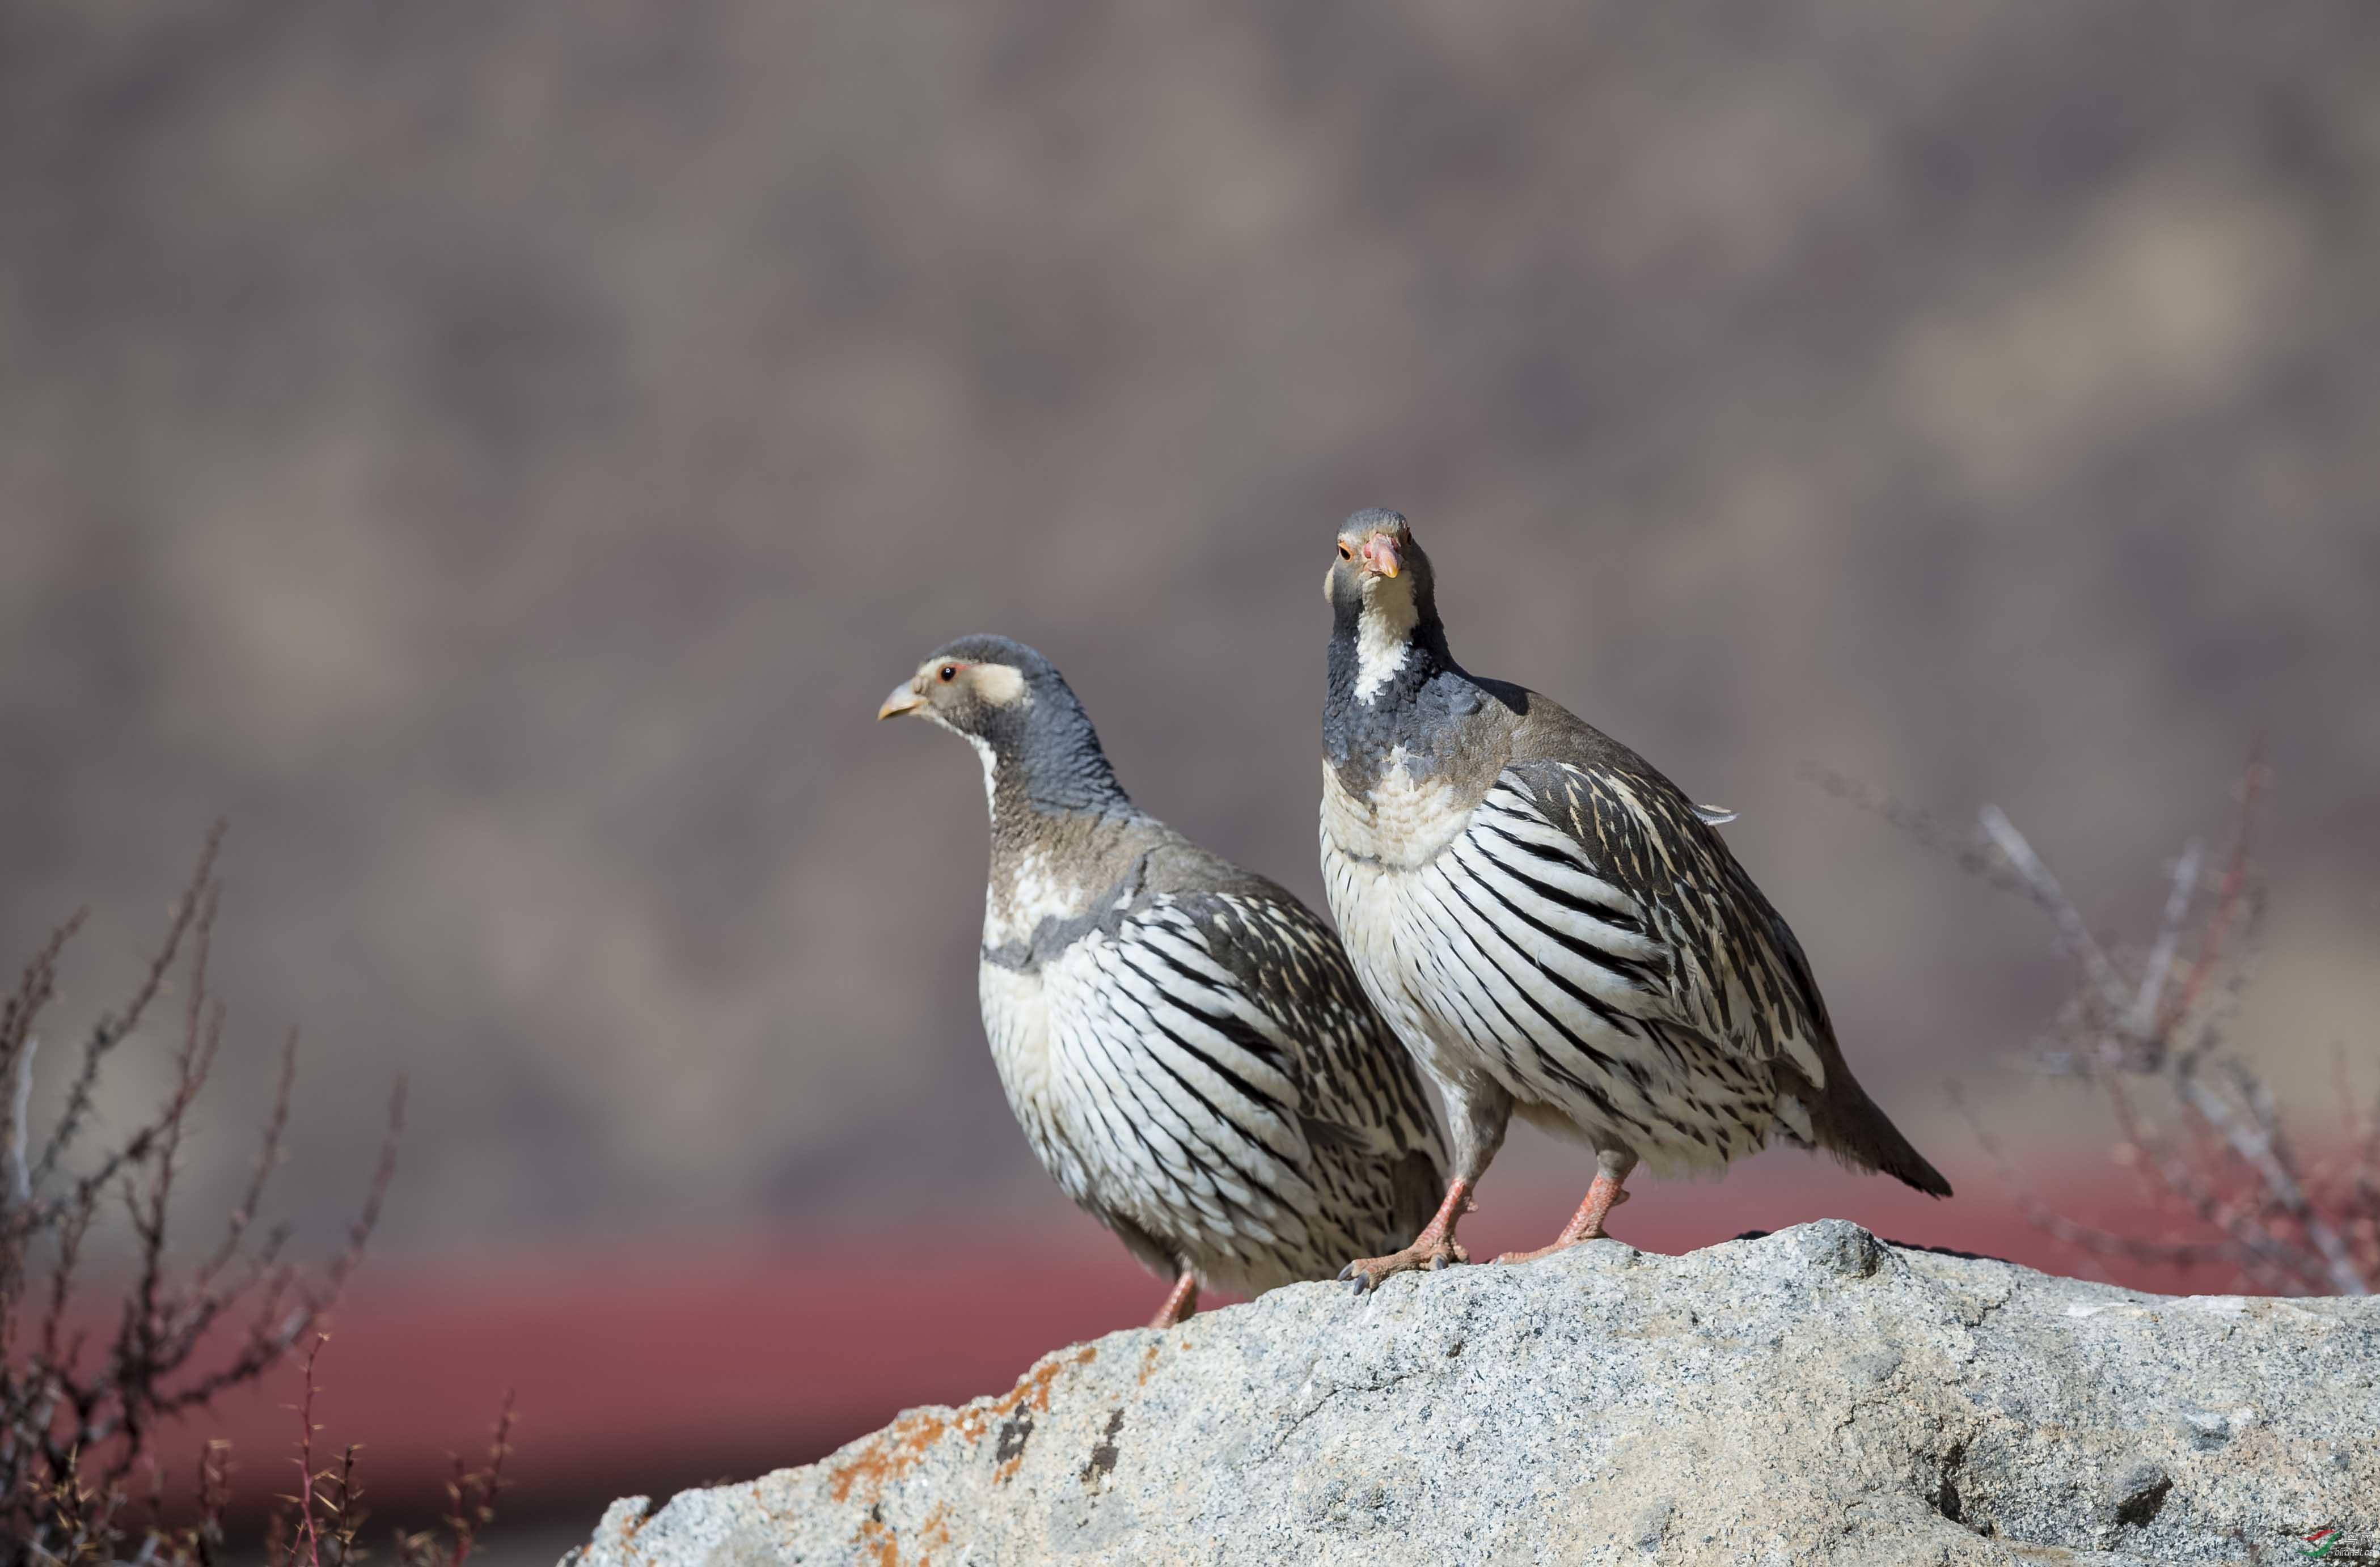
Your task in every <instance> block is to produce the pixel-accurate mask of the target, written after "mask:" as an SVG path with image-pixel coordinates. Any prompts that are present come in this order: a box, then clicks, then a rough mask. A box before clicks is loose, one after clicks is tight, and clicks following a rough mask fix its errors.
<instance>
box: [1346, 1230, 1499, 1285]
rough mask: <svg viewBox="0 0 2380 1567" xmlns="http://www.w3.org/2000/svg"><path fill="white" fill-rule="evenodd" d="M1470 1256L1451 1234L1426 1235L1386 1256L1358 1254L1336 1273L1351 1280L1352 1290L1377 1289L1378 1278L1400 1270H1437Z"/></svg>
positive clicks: (1388, 1276) (1379, 1279)
mask: <svg viewBox="0 0 2380 1567" xmlns="http://www.w3.org/2000/svg"><path fill="white" fill-rule="evenodd" d="M1470 1260H1471V1254H1470V1253H1469V1252H1467V1251H1464V1250H1463V1248H1462V1246H1460V1245H1456V1244H1455V1240H1454V1237H1453V1236H1451V1235H1439V1236H1429V1235H1425V1236H1423V1237H1421V1238H1420V1239H1418V1240H1416V1241H1415V1242H1414V1244H1413V1245H1409V1246H1407V1247H1405V1249H1404V1250H1403V1251H1396V1252H1390V1254H1389V1255H1388V1256H1386V1257H1357V1258H1356V1259H1355V1260H1354V1261H1353V1262H1351V1263H1349V1264H1348V1265H1347V1266H1346V1267H1344V1268H1342V1269H1340V1270H1339V1277H1340V1279H1341V1280H1342V1281H1343V1282H1348V1283H1352V1284H1354V1286H1355V1294H1359V1295H1360V1294H1364V1293H1365V1292H1366V1291H1367V1290H1377V1289H1378V1288H1379V1287H1380V1281H1381V1280H1383V1279H1390V1278H1394V1277H1395V1276H1396V1275H1397V1274H1400V1273H1410V1272H1413V1271H1414V1270H1415V1269H1429V1270H1430V1271H1431V1272H1436V1271H1437V1270H1438V1269H1441V1268H1451V1267H1453V1266H1454V1265H1455V1264H1456V1263H1458V1262H1468V1261H1470Z"/></svg>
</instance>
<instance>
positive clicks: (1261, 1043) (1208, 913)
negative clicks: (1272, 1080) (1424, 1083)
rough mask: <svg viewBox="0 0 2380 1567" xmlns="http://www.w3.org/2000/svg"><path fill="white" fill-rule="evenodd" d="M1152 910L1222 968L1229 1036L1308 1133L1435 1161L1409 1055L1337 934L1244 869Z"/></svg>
mask: <svg viewBox="0 0 2380 1567" xmlns="http://www.w3.org/2000/svg"><path fill="white" fill-rule="evenodd" d="M1151 917H1152V918H1154V919H1155V920H1157V921H1159V922H1160V923H1162V924H1164V925H1166V926H1168V927H1170V928H1171V929H1172V930H1174V931H1175V932H1177V933H1178V934H1179V935H1180V936H1181V937H1182V938H1183V939H1184V941H1190V942H1194V943H1196V945H1197V946H1198V947H1199V949H1200V950H1201V951H1202V952H1203V953H1204V954H1206V956H1207V957H1208V961H1209V962H1211V963H1212V964H1213V965H1214V966H1215V967H1216V968H1218V969H1220V970H1221V971H1222V972H1223V973H1225V974H1227V975H1228V976H1229V978H1230V984H1229V987H1228V989H1229V990H1230V992H1231V994H1232V997H1233V1000H1234V1002H1236V1003H1237V1007H1238V1011H1239V1014H1240V1015H1239V1018H1238V1019H1237V1021H1236V1022H1235V1024H1234V1025H1232V1030H1233V1036H1234V1042H1235V1043H1236V1044H1238V1045H1239V1046H1240V1047H1241V1049H1242V1050H1243V1051H1245V1052H1246V1053H1247V1054H1249V1055H1250V1056H1252V1057H1255V1058H1257V1059H1259V1060H1262V1061H1263V1062H1264V1063H1266V1065H1267V1066H1268V1068H1269V1070H1270V1071H1271V1072H1273V1073H1275V1074H1277V1075H1278V1076H1279V1078H1280V1079H1281V1081H1282V1082H1283V1083H1284V1084H1285V1085H1286V1086H1287V1087H1288V1088H1289V1089H1290V1090H1291V1092H1292V1094H1293V1105H1292V1108H1293V1114H1294V1115H1295V1118H1296V1120H1297V1123H1298V1124H1299V1127H1300V1129H1301V1130H1302V1131H1303V1132H1304V1133H1305V1136H1306V1137H1307V1138H1308V1139H1309V1140H1310V1141H1311V1142H1313V1143H1315V1144H1330V1145H1334V1146H1337V1147H1340V1148H1350V1149H1361V1150H1363V1151H1364V1152H1366V1153H1368V1154H1372V1155H1375V1156H1378V1157H1379V1158H1383V1159H1394V1158H1398V1157H1402V1156H1403V1155H1405V1154H1407V1153H1410V1152H1414V1151H1415V1150H1419V1151H1421V1152H1423V1153H1426V1154H1427V1155H1428V1156H1429V1157H1430V1159H1431V1160H1433V1161H1435V1162H1442V1161H1443V1159H1444V1153H1443V1150H1442V1148H1440V1145H1439V1135H1438V1123H1437V1120H1436V1118H1435V1117H1434V1116H1432V1115H1431V1113H1430V1111H1429V1105H1428V1100H1427V1098H1426V1097H1425V1096H1424V1094H1423V1092H1422V1088H1421V1082H1420V1078H1419V1077H1418V1075H1416V1074H1415V1070H1414V1067H1413V1063H1412V1060H1411V1058H1410V1057H1409V1056H1408V1055H1407V1054H1406V1052H1405V1051H1404V1048H1403V1046H1402V1045H1400V1044H1399V1043H1398V1042H1397V1041H1396V1039H1395V1038H1394V1037H1393V1036H1392V1035H1391V1034H1390V1032H1389V1029H1388V1026H1387V1025H1386V1024H1384V1023H1383V1022H1381V1020H1380V1018H1379V1014H1377V1013H1375V1012H1374V1011H1373V1010H1372V1007H1371V1003H1370V1002H1367V1001H1366V1000H1365V999H1364V993H1363V990H1362V988H1361V987H1360V986H1359V985H1358V984H1357V983H1356V979H1355V975H1354V970H1353V969H1352V968H1351V967H1350V966H1348V963H1347V956H1346V954H1345V952H1344V951H1343V950H1342V948H1341V946H1340V944H1339V939H1338V938H1337V937H1336V936H1334V935H1333V934H1331V932H1330V928H1329V927H1328V926H1326V925H1324V924H1323V923H1322V921H1321V920H1319V919H1318V918H1317V917H1315V916H1314V914H1313V913H1312V912H1311V911H1310V910H1308V909H1307V908H1306V907H1305V905H1303V904H1301V903H1299V902H1298V901H1297V900H1296V899H1295V898H1293V897H1292V896H1291V895H1290V894H1289V893H1287V892H1284V891H1282V890H1281V889H1280V888H1278V887H1275V886H1273V885H1272V884H1271V883H1269V882H1267V881H1262V880H1261V879H1259V878H1257V877H1253V876H1245V875H1244V876H1242V877H1239V878H1235V879H1234V881H1233V883H1232V885H1230V886H1229V887H1228V888H1227V889H1225V890H1221V891H1217V892H1211V893H1198V894H1192V895H1186V896H1180V895H1178V896H1174V897H1172V898H1170V899H1167V900H1163V901H1162V902H1161V903H1160V906H1159V907H1157V908H1155V909H1153V910H1152V911H1151Z"/></svg>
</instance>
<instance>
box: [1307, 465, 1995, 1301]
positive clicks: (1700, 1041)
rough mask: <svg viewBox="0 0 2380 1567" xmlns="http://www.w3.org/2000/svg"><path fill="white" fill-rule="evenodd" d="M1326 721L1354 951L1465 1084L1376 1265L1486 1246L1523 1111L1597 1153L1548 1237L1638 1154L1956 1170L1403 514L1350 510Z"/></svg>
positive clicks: (1389, 1002)
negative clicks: (1519, 675)
mask: <svg viewBox="0 0 2380 1567" xmlns="http://www.w3.org/2000/svg"><path fill="white" fill-rule="evenodd" d="M1337 549H1338V558H1337V559H1336V560H1335V561H1333V562H1332V563H1331V566H1330V576H1329V578H1328V579H1327V580H1326V581H1325V583H1324V585H1323V586H1324V591H1325V594H1326V596H1327V597H1328V598H1329V599H1330V608H1331V616H1332V623H1331V632H1330V685H1329V691H1328V695H1327V696H1326V698H1325V700H1324V706H1323V720H1322V749H1323V765H1322V878H1323V883H1324V885H1325V887H1326V888H1327V889H1328V891H1329V893H1330V911H1331V913H1332V915H1333V916H1334V917H1336V918H1337V919H1338V921H1339V929H1340V931H1341V933H1342V935H1343V937H1344V938H1345V941H1346V944H1347V953H1348V956H1349V958H1350V959H1351V960H1352V961H1353V962H1354V966H1355V972H1356V974H1357V975H1358V976H1360V977H1361V978H1362V980H1363V983H1364V988H1365V990H1366V991H1367V992H1368V993H1369V994H1370V996H1371V998H1372V1002H1373V1004H1374V1005H1376V1006H1378V1008H1379V1010H1380V1012H1381V1014H1382V1015H1384V1016H1385V1017H1387V1018H1388V1020H1389V1022H1390V1026H1393V1027H1394V1028H1395V1029H1396V1031H1397V1034H1398V1036H1399V1037H1400V1038H1401V1039H1403V1040H1404V1043H1405V1047H1406V1048H1407V1049H1408V1050H1410V1051H1413V1053H1414V1056H1415V1059H1416V1060H1417V1061H1419V1062H1420V1063H1421V1064H1422V1068H1423V1070H1424V1071H1425V1072H1427V1074H1428V1075H1429V1076H1430V1078H1431V1079H1432V1081H1434V1082H1435V1083H1436V1084H1437V1085H1438V1088H1439V1093H1440V1094H1441V1095H1442V1096H1443V1097H1444V1099H1445V1101H1446V1111H1447V1120H1448V1123H1449V1129H1450V1131H1451V1134H1452V1138H1453V1145H1454V1178H1453V1180H1452V1182H1451V1184H1449V1185H1448V1187H1447V1190H1446V1197H1445V1200H1444V1201H1443V1202H1442V1203H1441V1204H1440V1205H1439V1210H1438V1214H1437V1216H1436V1217H1435V1218H1433V1219H1432V1220H1431V1221H1430V1222H1429V1224H1428V1225H1427V1227H1426V1228H1425V1229H1424V1230H1423V1232H1422V1233H1421V1234H1420V1235H1419V1236H1417V1237H1416V1238H1415V1241H1414V1244H1413V1245H1410V1246H1408V1247H1406V1248H1404V1249H1403V1250H1401V1251H1398V1252H1395V1253H1393V1254H1390V1255H1387V1256H1381V1257H1365V1258H1362V1259H1360V1260H1358V1261H1356V1262H1354V1263H1352V1264H1350V1265H1349V1267H1348V1268H1347V1269H1346V1270H1345V1271H1344V1272H1342V1274H1341V1277H1342V1278H1349V1279H1354V1281H1356V1282H1357V1284H1358V1287H1360V1288H1369V1287H1371V1286H1373V1285H1376V1284H1378V1282H1379V1281H1380V1280H1382V1279H1384V1278H1387V1277H1389V1276H1390V1274H1393V1273H1397V1272H1400V1271H1402V1270H1403V1269H1410V1268H1421V1267H1432V1268H1442V1267H1445V1266H1446V1265H1447V1264H1448V1263H1449V1262H1461V1261H1466V1260H1468V1258H1467V1257H1465V1255H1464V1253H1463V1249H1462V1247H1461V1246H1459V1245H1456V1244H1455V1239H1454V1231H1455V1225H1456V1223H1457V1221H1459V1220H1460V1219H1461V1217H1462V1215H1463V1213H1464V1212H1466V1211H1468V1209H1469V1208H1470V1206H1471V1193H1472V1189H1473V1188H1474V1187H1475V1185H1476V1184H1478V1181H1479V1178H1480V1176H1481V1175H1482V1174H1483V1173H1485V1172H1486V1171H1487V1168H1488V1161H1489V1160H1492V1159H1494V1158H1495V1157H1496V1150H1497V1148H1499V1147H1500V1146H1501V1145H1502V1143H1503V1140H1504V1132H1505V1128H1506V1126H1507V1124H1509V1123H1510V1121H1511V1119H1512V1113H1513V1112H1514V1111H1519V1112H1520V1114H1521V1115H1522V1116H1523V1117H1524V1118H1525V1119H1527V1120H1529V1121H1531V1122H1533V1123H1535V1124H1537V1125H1539V1126H1542V1127H1544V1128H1545V1129H1547V1130H1548V1131H1550V1132H1554V1133H1556V1134H1558V1135H1561V1136H1569V1137H1572V1138H1574V1139H1577V1140H1580V1141H1583V1142H1585V1144H1586V1145H1587V1146H1588V1147H1589V1148H1593V1149H1594V1150H1595V1154H1596V1175H1595V1180H1594V1183H1593V1184H1592V1185H1591V1186H1590V1187H1589V1188H1588V1190H1587V1195H1586V1200H1585V1202H1583V1203H1581V1204H1580V1205H1579V1209H1578V1212H1577V1213H1576V1215H1574V1216H1573V1218H1572V1220H1571V1221H1570V1223H1569V1224H1568V1225H1567V1226H1565V1227H1564V1228H1563V1230H1562V1232H1561V1233H1560V1235H1559V1236H1558V1237H1557V1238H1556V1239H1555V1241H1554V1242H1553V1244H1552V1245H1548V1246H1546V1247H1544V1248H1542V1250H1539V1251H1535V1252H1527V1253H1513V1254H1510V1255H1508V1256H1506V1257H1503V1258H1501V1259H1500V1260H1503V1261H1508V1262H1517V1261H1525V1260H1528V1259H1529V1258H1531V1257H1541V1256H1544V1255H1545V1254H1546V1253H1548V1252H1553V1251H1559V1250H1560V1249H1562V1248H1564V1247H1566V1246H1571V1245H1577V1244H1578V1243H1580V1242H1582V1241H1586V1240H1592V1239H1594V1238H1595V1237H1596V1236H1597V1235H1600V1234H1601V1233H1603V1221H1604V1217H1605V1215H1606V1214H1608V1213H1609V1211H1610V1209H1612V1207H1613V1206H1614V1205H1616V1204H1618V1203H1620V1202H1621V1201H1623V1200H1625V1194H1624V1193H1623V1192H1622V1191H1621V1183H1623V1182H1625V1181H1626V1180H1627V1178H1628V1173H1629V1172H1630V1171H1631V1170H1633V1169H1634V1168H1635V1166H1636V1164H1637V1162H1638V1161H1639V1160H1643V1161H1644V1162H1645V1163H1646V1164H1647V1165H1649V1166H1651V1168H1652V1169H1653V1171H1654V1172H1656V1173H1657V1174H1666V1173H1671V1172H1681V1173H1682V1172H1694V1171H1708V1170H1717V1169H1719V1168H1722V1167H1724V1166H1725V1165H1726V1164H1727V1163H1728V1162H1729V1161H1730V1160H1734V1159H1737V1158H1740V1157H1742V1156H1743V1155H1744V1154H1747V1153H1751V1152H1753V1151H1754V1150H1755V1149H1757V1148H1761V1147H1762V1146H1763V1145H1764V1144H1766V1143H1767V1142H1768V1141H1770V1140H1771V1139H1772V1138H1776V1139H1781V1140H1783V1141H1786V1142H1789V1143H1792V1144H1795V1145H1796V1146H1799V1147H1802V1148H1824V1149H1826V1150H1827V1151H1828V1152H1829V1153H1832V1154H1834V1155H1835V1156H1836V1157H1837V1158H1838V1159H1840V1160H1842V1161H1843V1162H1844V1163H1846V1164H1849V1165H1852V1166H1853V1167H1854V1168H1857V1169H1862V1170H1875V1171H1881V1172H1884V1173H1886V1174H1888V1175H1892V1176H1894V1177H1896V1178H1898V1179H1900V1180H1901V1181H1903V1182H1905V1183H1907V1184H1910V1185H1912V1186H1914V1187H1916V1188H1917V1189H1918V1190H1919V1191H1921V1192H1928V1193H1931V1194H1932V1195H1934V1196H1936V1197H1948V1196H1949V1195H1950V1187H1949V1183H1948V1182H1946V1181H1944V1180H1943V1179H1942V1177H1941V1175H1940V1173H1939V1172H1937V1171H1936V1170H1935V1168H1934V1167H1933V1166H1932V1165H1931V1164H1928V1163H1927V1162H1926V1161H1925V1159H1924V1158H1923V1157H1922V1156H1921V1155H1919V1153H1918V1152H1917V1150H1916V1149H1915V1148H1912V1147H1910V1145H1909V1141H1908V1139H1907V1138H1905V1137H1903V1136H1901V1135H1900V1132H1899V1131H1898V1130H1897V1129H1896V1128H1895V1127H1894V1126H1893V1124H1892V1123H1891V1122H1890V1121H1888V1120H1887V1119H1886V1118H1885V1114H1884V1111H1881V1110H1879V1109H1877V1108H1876V1104H1875V1102H1874V1101H1873V1100H1871V1099H1869V1098H1868V1097H1867V1095H1866V1094H1865V1093H1864V1091H1863V1090H1862V1089H1861V1087H1860V1086H1859V1084H1858V1083H1857V1082H1855V1081H1853V1079H1852V1075H1851V1069H1850V1068H1849V1067H1848V1066H1846V1065H1845V1064H1844V1063H1843V1056H1842V1051H1841V1050H1840V1048H1839V1047H1838V1046H1837V1045H1836V1043H1835V1036H1834V1029H1833V1027H1832V1026H1831V1025H1829V1024H1828V1021H1827V1008H1826V1003H1825V1002H1823V1001H1821V1000H1820V999H1819V996H1818V986H1817V981H1816V980H1815V978H1813V977H1812V975H1811V973H1810V964H1809V960H1808V959H1807V958H1806V957H1804V956H1803V953H1802V944H1801V943H1800V942H1799V941H1796V940H1794V937H1793V932H1792V931H1791V929H1788V928H1787V926H1786V924H1785V921H1784V918H1783V917H1781V916H1780V915H1779V914H1778V912H1777V911H1776V909H1775V908H1773V907H1771V906H1770V905H1769V902H1768V900H1767V898H1765V897H1763V896H1762V895H1761V893H1760V889H1759V888H1757V887H1755V886H1754V885H1753V883H1752V878H1751V877H1750V876H1748V875H1746V874H1745V873H1744V869H1743V867H1742V866H1741V865H1738V864H1737V863H1736V860H1735V856H1733V855H1731V854H1730V853H1729V852H1728V848H1727V844H1725V843H1724V842H1722V841H1721V840H1720V838H1719V835H1718V832H1716V831H1714V829H1715V828H1717V827H1718V825H1720V824H1721V823H1723V822H1725V821H1727V820H1731V813H1730V812H1727V811H1722V810H1717V809H1713V808H1706V807H1702V806H1697V805H1695V804H1694V803H1693V802H1692V801H1690V800H1689V799H1688V798H1687V797H1686V796H1684V795H1682V794H1681V793H1679V791H1678V789H1677V787H1676V786H1675V785H1674V784H1671V783H1670V781H1669V780H1668V779H1667V778H1664V777H1663V776H1662V775H1661V774H1660V773H1658V772H1657V771H1654V770H1653V768H1652V767H1651V766H1650V765H1648V764H1647V763H1646V762H1645V760H1644V759H1642V758H1641V757H1638V756H1637V755H1636V754H1635V753H1634V752H1633V751H1631V750H1629V749H1628V748H1627V747H1625V746H1622V745H1621V744H1619V743H1618V742H1616V741H1614V740H1611V739H1609V737H1607V736H1606V735H1602V734H1600V733H1598V732H1597V730H1595V729H1593V728H1591V727H1589V726H1588V725H1587V724H1585V723H1583V722H1581V721H1580V720H1579V719H1577V718H1576V717H1573V715H1572V714H1571V713H1570V712H1568V711H1565V710H1564V709H1562V708H1561V707H1560V706H1558V705H1557V704H1555V703H1554V702H1552V701H1550V700H1548V698H1545V697H1543V696H1540V695H1539V694H1537V693H1536V692H1535V691H1531V690H1527V689H1524V687H1522V686H1512V685H1508V684H1506V683H1504V682H1503V681H1500V680H1488V679H1484V678H1481V677H1479V676H1476V675H1473V674H1468V673H1466V672H1465V671H1464V670H1463V668H1462V667H1461V666H1460V665H1458V664H1457V663H1456V662H1454V657H1453V655H1452V654H1451V653H1450V652H1449V651H1448V650H1447V645H1446V628H1445V626H1443V625H1441V624H1440V622H1439V614H1438V603H1437V598H1436V594H1435V590H1434V583H1433V579H1432V577H1431V572H1430V562H1429V557H1428V556H1427V555H1426V554H1424V553H1422V550H1421V547H1420V546H1419V545H1418V544H1416V543H1415V541H1414V537H1413V530H1412V529H1411V528H1410V527H1408V526H1407V524H1406V522H1405V519H1404V518H1403V516H1399V515H1398V514H1396V513H1395V512H1392V511H1363V512H1357V513H1356V514H1355V515H1354V516H1351V517H1349V518H1348V519H1347V521H1346V523H1345V524H1344V525H1343V526H1342V527H1341V528H1340V530H1339V539H1338V546H1337Z"/></svg>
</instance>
